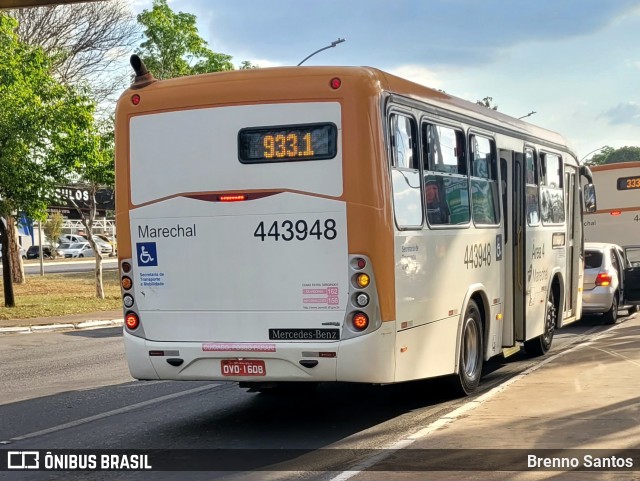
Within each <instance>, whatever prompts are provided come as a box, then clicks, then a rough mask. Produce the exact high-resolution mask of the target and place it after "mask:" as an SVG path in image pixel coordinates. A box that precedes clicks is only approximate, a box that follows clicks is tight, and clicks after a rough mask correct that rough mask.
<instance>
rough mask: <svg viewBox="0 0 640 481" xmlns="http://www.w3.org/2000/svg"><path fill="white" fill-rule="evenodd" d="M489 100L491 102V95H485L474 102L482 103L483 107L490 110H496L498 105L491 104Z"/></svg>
mask: <svg viewBox="0 0 640 481" xmlns="http://www.w3.org/2000/svg"><path fill="white" fill-rule="evenodd" d="M491 102H493V97H485V98H483V99H482V100H476V104H478V105H482V106H483V107H487V108H488V109H491V110H498V106H497V105H491Z"/></svg>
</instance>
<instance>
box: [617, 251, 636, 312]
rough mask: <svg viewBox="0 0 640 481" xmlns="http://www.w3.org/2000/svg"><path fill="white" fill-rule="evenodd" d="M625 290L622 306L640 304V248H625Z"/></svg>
mask: <svg viewBox="0 0 640 481" xmlns="http://www.w3.org/2000/svg"><path fill="white" fill-rule="evenodd" d="M624 257H625V263H624V290H623V299H622V302H621V303H620V304H631V305H638V304H640V246H627V247H625V248H624Z"/></svg>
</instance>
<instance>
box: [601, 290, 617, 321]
mask: <svg viewBox="0 0 640 481" xmlns="http://www.w3.org/2000/svg"><path fill="white" fill-rule="evenodd" d="M603 317H604V323H605V324H615V323H616V319H618V293H615V294H614V295H613V301H611V309H609V310H608V311H607V312H605V313H604V314H603Z"/></svg>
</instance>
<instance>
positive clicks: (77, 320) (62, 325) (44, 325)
mask: <svg viewBox="0 0 640 481" xmlns="http://www.w3.org/2000/svg"><path fill="white" fill-rule="evenodd" d="M122 318H123V314H122V309H117V310H111V311H98V312H91V313H86V314H70V315H67V316H57V317H38V318H33V319H9V320H2V319H0V335H2V334H20V333H28V332H46V331H58V330H72V329H89V328H95V327H109V326H121V325H122V323H123V319H122Z"/></svg>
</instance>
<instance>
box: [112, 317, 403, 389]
mask: <svg viewBox="0 0 640 481" xmlns="http://www.w3.org/2000/svg"><path fill="white" fill-rule="evenodd" d="M384 324H386V325H387V326H385V325H384ZM384 324H383V327H382V328H381V329H378V330H377V331H376V332H373V333H371V334H369V335H366V336H362V337H357V338H354V339H348V340H343V341H338V342H321V343H320V342H319V343H310V342H304V343H302V342H300V343H298V342H287V343H274V342H256V343H203V342H156V341H149V340H146V339H143V338H140V337H137V336H132V335H131V334H130V333H128V332H127V331H126V329H125V332H124V343H125V351H126V353H127V362H128V364H129V371H130V372H131V375H132V376H133V377H134V378H135V379H141V380H152V379H163V380H184V381H243V382H282V381H298V382H300V381H302V382H305V381H308V382H330V381H350V382H368V383H388V382H393V376H394V368H395V363H394V359H393V352H394V343H395V330H394V329H393V328H392V326H391V324H393V325H394V326H395V323H384ZM223 349H227V350H223ZM242 349H244V350H242ZM180 360H181V361H182V362H180ZM229 360H231V361H250V363H251V362H252V361H258V362H257V363H251V364H255V366H257V368H253V367H252V370H253V371H254V372H255V374H254V375H225V374H223V362H222V361H229ZM260 361H262V362H260ZM179 362H180V363H179ZM178 363H179V364H178ZM260 366H263V367H262V368H261V367H260ZM226 374H229V373H228V372H227V373H226Z"/></svg>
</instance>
